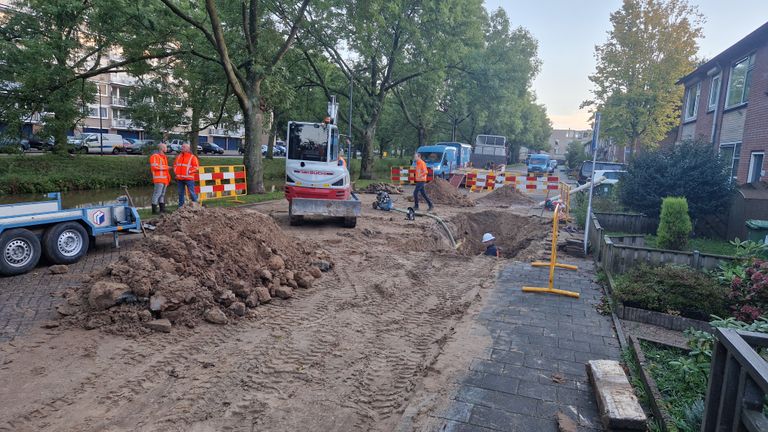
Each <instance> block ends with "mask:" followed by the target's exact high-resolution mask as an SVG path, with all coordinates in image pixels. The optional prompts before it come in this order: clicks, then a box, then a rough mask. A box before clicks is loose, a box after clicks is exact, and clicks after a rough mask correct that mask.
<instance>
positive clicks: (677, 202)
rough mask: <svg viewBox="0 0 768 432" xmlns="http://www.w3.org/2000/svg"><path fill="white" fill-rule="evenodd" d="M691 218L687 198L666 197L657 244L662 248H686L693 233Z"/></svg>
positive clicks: (662, 206)
mask: <svg viewBox="0 0 768 432" xmlns="http://www.w3.org/2000/svg"><path fill="white" fill-rule="evenodd" d="M691 229H692V226H691V218H690V216H688V201H686V199H685V198H673V197H667V198H664V201H663V202H662V203H661V219H660V221H659V229H658V230H657V231H656V236H657V237H658V239H657V244H658V245H659V247H660V248H662V249H674V250H684V249H685V247H686V246H687V245H688V237H689V236H690V235H691Z"/></svg>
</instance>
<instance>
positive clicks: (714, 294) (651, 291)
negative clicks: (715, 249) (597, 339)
mask: <svg viewBox="0 0 768 432" xmlns="http://www.w3.org/2000/svg"><path fill="white" fill-rule="evenodd" d="M615 282H616V286H615V290H614V296H615V297H616V300H618V301H620V302H622V303H624V304H625V305H627V306H632V307H639V308H642V309H647V310H652V311H657V312H665V313H679V314H681V315H683V316H686V317H689V318H695V319H706V318H707V317H709V316H710V315H724V314H725V313H726V312H727V307H726V295H727V292H728V289H727V288H726V287H724V286H722V285H721V284H720V283H719V282H718V281H717V280H716V279H714V278H712V277H710V276H709V275H707V274H706V273H702V272H699V271H696V270H693V269H691V268H688V267H682V266H671V265H667V266H660V267H651V266H648V265H644V264H643V265H639V266H637V267H634V268H633V269H631V270H630V271H629V272H627V273H625V274H623V275H621V276H619V277H617V278H616V280H615Z"/></svg>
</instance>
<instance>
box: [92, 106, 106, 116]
mask: <svg viewBox="0 0 768 432" xmlns="http://www.w3.org/2000/svg"><path fill="white" fill-rule="evenodd" d="M99 110H101V118H107V109H106V108H98V107H88V117H93V118H99Z"/></svg>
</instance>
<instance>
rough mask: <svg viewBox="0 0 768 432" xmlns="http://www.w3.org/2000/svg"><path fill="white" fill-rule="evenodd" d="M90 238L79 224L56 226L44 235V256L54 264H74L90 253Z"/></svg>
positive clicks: (66, 223) (70, 223)
mask: <svg viewBox="0 0 768 432" xmlns="http://www.w3.org/2000/svg"><path fill="white" fill-rule="evenodd" d="M89 243H90V238H89V237H88V233H87V232H86V231H85V228H83V226H82V225H80V224H79V223H77V222H62V223H59V224H56V225H54V226H52V227H50V228H48V230H46V231H45V234H43V245H44V246H45V247H44V248H43V254H44V255H45V258H47V259H48V260H49V261H51V262H53V263H54V264H72V263H76V262H78V261H80V258H82V257H83V255H85V254H86V253H87V252H88V244H89Z"/></svg>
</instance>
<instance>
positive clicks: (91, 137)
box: [70, 133, 123, 153]
mask: <svg viewBox="0 0 768 432" xmlns="http://www.w3.org/2000/svg"><path fill="white" fill-rule="evenodd" d="M99 137H101V139H102V146H103V149H104V153H119V152H120V151H121V150H122V149H123V137H122V136H120V135H118V134H107V133H103V134H98V133H84V134H82V135H80V136H78V137H75V138H74V139H72V140H71V141H70V143H71V144H74V146H75V148H74V151H76V152H81V153H101V152H102V150H101V149H100V148H99Z"/></svg>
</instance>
